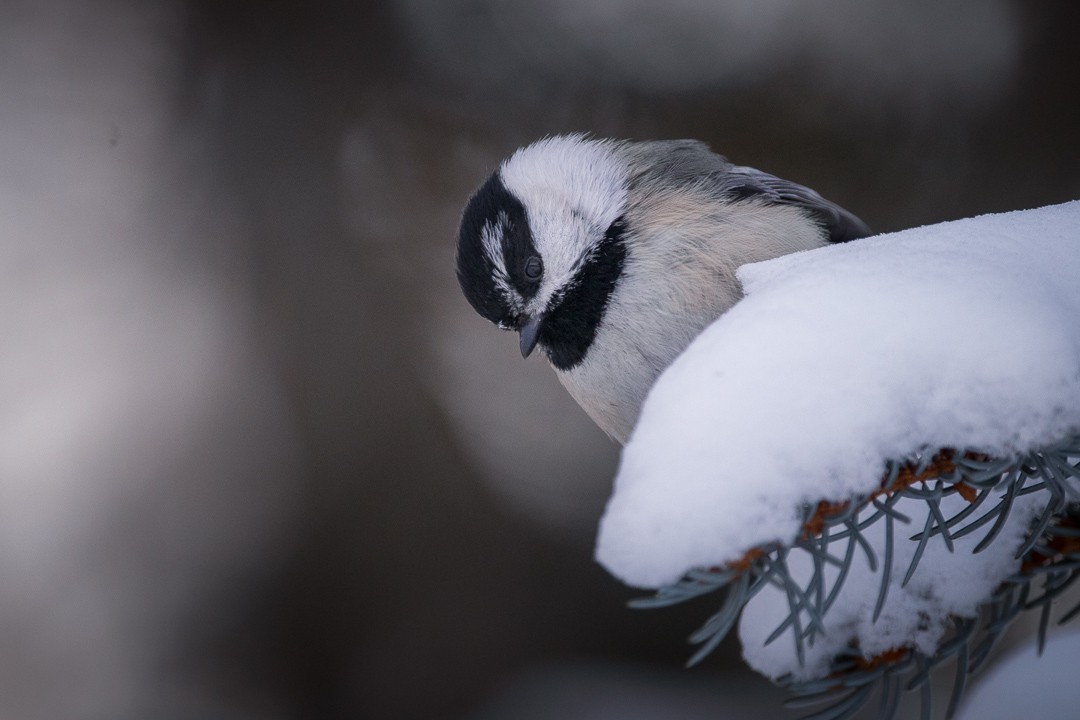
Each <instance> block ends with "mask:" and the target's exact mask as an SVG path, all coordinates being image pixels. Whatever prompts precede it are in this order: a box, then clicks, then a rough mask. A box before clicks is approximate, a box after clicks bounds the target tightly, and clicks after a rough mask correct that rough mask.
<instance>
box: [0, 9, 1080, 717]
mask: <svg viewBox="0 0 1080 720" xmlns="http://www.w3.org/2000/svg"><path fill="white" fill-rule="evenodd" d="M1077 27H1080V6H1077V5H1076V4H1074V3H1058V2H1050V1H1040V0H1023V1H1021V0H957V1H956V2H951V3H941V2H937V1H936V0H922V1H919V2H909V3H904V4H902V5H896V4H893V5H886V4H878V3H867V2H865V0H823V1H822V2H817V3H799V2H793V1H791V0H786V1H785V0H669V1H668V2H664V3H659V2H650V1H648V0H550V1H548V2H544V3H539V2H536V3H531V2H526V1H525V0H503V1H502V2H500V1H499V0H463V1H462V2H439V1H438V0H381V1H371V2H359V1H355V2H346V0H308V1H307V2H298V1H296V2H286V1H284V0H261V1H259V2H255V1H254V0H247V1H241V0H234V1H229V0H214V1H210V0H188V1H184V0H162V1H159V2H137V1H136V0H86V1H82V2H79V1H77V0H70V1H65V0H52V1H46V2H41V1H39V0H33V1H31V0H6V2H4V3H3V4H2V5H0V220H2V225H0V717H3V718H15V719H17V720H21V719H24V718H25V719H28V720H36V719H38V718H41V719H45V718H49V719H57V718H60V719H63V718H90V719H96V718H101V719H106V718H108V719H126V718H150V717H152V718H221V719H223V720H233V719H237V720H241V719H242V720H248V719H255V718H259V719H262V718H267V719H270V720H276V719H278V718H281V719H286V718H478V719H481V720H488V719H494V718H499V719H501V718H526V719H529V718H549V717H558V718H582V719H584V718H630V719H651V718H712V719H713V720H716V719H719V718H743V717H749V716H751V713H752V714H753V716H755V717H758V718H771V717H778V718H781V717H789V716H790V715H788V714H785V713H784V712H783V711H782V710H781V707H780V703H781V700H782V699H783V694H782V693H781V692H779V691H776V690H774V689H772V688H771V686H770V685H769V684H768V683H767V682H766V681H764V680H763V679H761V678H758V677H757V676H756V675H754V674H753V673H752V672H750V671H749V670H747V669H746V668H745V667H744V666H743V664H742V662H741V660H740V659H739V648H738V644H737V642H735V641H734V639H733V638H731V639H729V641H728V642H726V643H725V644H724V645H723V646H722V647H721V649H720V651H719V652H717V653H716V654H715V655H714V656H713V657H712V658H711V659H710V660H709V661H708V662H707V663H705V665H704V666H702V667H699V668H697V669H694V670H692V671H686V670H683V669H682V663H683V662H684V661H685V659H686V658H687V657H688V656H689V653H690V648H689V646H687V645H686V644H685V641H684V638H685V637H686V636H687V635H688V634H689V633H690V632H691V631H692V630H693V629H694V628H695V627H696V626H697V624H698V623H699V622H700V621H701V620H702V619H703V618H704V617H705V616H706V615H707V614H708V613H710V612H711V611H712V608H713V607H714V605H716V604H718V602H719V599H718V598H707V599H706V600H704V601H702V602H699V603H696V604H693V605H691V606H688V607H685V608H676V609H672V610H665V611H649V612H644V611H631V610H629V609H627V608H626V606H625V602H626V600H627V599H629V598H631V597H634V596H636V595H637V594H638V593H636V592H635V591H633V590H631V589H628V588H625V587H622V586H621V585H620V584H619V583H618V582H617V581H615V580H614V579H612V578H611V577H609V576H607V575H606V574H605V573H604V571H603V570H602V569H600V568H599V567H598V566H596V565H595V564H594V562H593V561H592V542H593V538H594V532H595V527H596V522H597V520H598V519H599V516H600V514H601V513H602V511H603V506H604V502H605V499H606V497H607V494H608V492H609V489H610V483H611V478H612V476H613V474H614V471H615V466H616V463H617V461H618V448H617V447H616V446H615V445H613V444H612V442H611V441H609V440H608V439H607V438H606V437H604V436H603V435H602V434H601V433H600V432H599V431H598V430H596V429H595V428H594V427H593V426H592V425H591V423H590V421H589V420H588V419H587V418H586V417H585V416H584V414H583V413H582V412H581V411H580V410H579V409H578V408H577V406H576V405H575V404H574V403H573V402H572V401H571V400H570V399H569V397H568V396H566V394H565V393H564V392H563V391H562V389H561V388H560V387H559V386H558V384H557V382H556V381H555V379H554V376H553V374H552V373H551V371H550V370H549V369H548V368H547V367H546V366H545V364H544V363H543V361H542V360H539V359H537V358H535V357H534V358H532V359H530V361H528V362H523V361H522V360H521V358H520V357H519V355H518V350H517V343H516V341H515V339H514V338H512V337H510V336H508V335H504V334H502V333H499V332H497V331H496V330H495V329H494V328H493V327H491V326H490V325H488V324H487V323H486V322H485V321H483V320H481V319H480V318H479V317H477V316H476V315H474V314H473V313H472V311H471V310H470V308H469V307H468V306H467V304H466V303H465V301H464V300H463V299H462V297H461V296H460V293H459V291H458V289H457V285H456V280H455V278H454V273H453V255H454V244H455V236H456V229H457V221H458V217H459V213H460V211H461V208H462V207H463V205H464V203H465V201H466V199H467V198H468V196H469V194H470V193H471V191H472V190H473V189H474V188H475V187H476V186H477V185H478V184H479V183H480V182H481V181H482V180H483V179H484V178H485V176H486V175H487V174H488V173H489V172H491V170H492V169H493V168H494V167H495V165H496V163H497V162H498V161H499V159H500V158H502V157H503V156H504V155H506V154H507V153H509V152H510V151H512V150H513V149H514V148H516V147H518V146H519V145H522V144H525V143H527V142H529V141H531V140H533V139H536V138H538V137H540V136H543V135H546V134H550V133H558V132H564V131H575V130H582V131H589V132H592V133H594V134H596V135H598V136H615V137H629V138H635V139H646V138H675V137H697V138H700V139H702V140H705V141H707V142H709V143H710V144H711V145H712V147H713V148H714V149H715V150H717V151H718V152H722V153H724V154H726V155H728V156H729V157H730V158H731V159H732V160H734V161H736V162H739V163H743V164H748V165H753V166H756V167H759V168H762V169H765V170H768V171H770V172H772V173H774V174H777V175H780V176H782V177H786V178H790V179H793V180H796V181H799V182H802V183H804V184H807V185H809V186H811V187H814V188H816V189H817V190H819V191H820V192H821V193H822V194H824V195H825V196H826V197H828V198H830V199H832V200H835V201H837V202H839V203H840V204H842V205H844V206H845V207H847V208H849V209H851V210H853V211H854V212H856V213H857V214H859V215H860V216H861V217H862V218H863V219H864V220H866V221H867V222H868V223H869V224H870V225H871V226H872V227H873V228H874V229H875V230H878V231H889V230H896V229H901V228H905V227H910V226H915V225H921V224H926V223H932V222H937V221H941V220H947V219H952V218H959V217H964V216H969V215H973V214H978V213H985V212H994V211H1004V210H1015V209H1023V208H1031V207H1037V206H1041V205H1047V204H1051V203H1057V202H1062V201H1065V200H1069V199H1074V198H1077V197H1080V143H1078V142H1077V138H1076V135H1077V129H1078V128H1080V93H1078V92H1077V88H1078V87H1080V83H1078V81H1080V45H1078V44H1077V43H1076V40H1075V29H1076V28H1077Z"/></svg>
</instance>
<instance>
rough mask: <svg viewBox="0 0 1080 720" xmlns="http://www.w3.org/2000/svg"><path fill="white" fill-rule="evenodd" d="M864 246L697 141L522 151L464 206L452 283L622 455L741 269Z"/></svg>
mask: <svg viewBox="0 0 1080 720" xmlns="http://www.w3.org/2000/svg"><path fill="white" fill-rule="evenodd" d="M869 234H870V230H869V229H868V228H867V226H866V225H865V224H864V223H863V222H862V221H861V220H859V219H858V218H857V217H855V216H854V215H852V214H851V213H849V212H848V211H846V210H844V209H843V208H841V207H839V206H838V205H835V204H834V203H831V202H829V201H828V200H825V199H824V198H822V197H821V196H820V195H818V194H817V193H816V192H814V191H813V190H810V189H809V188H805V187H803V186H802V185H798V184H796V183H793V182H789V181H787V180H781V179H780V178H777V177H774V176H772V175H769V174H767V173H763V172H761V171H760V170H755V169H753V168H749V167H740V166H738V165H732V164H731V163H729V162H728V161H727V160H726V159H725V158H723V157H721V156H720V155H717V154H715V153H713V152H712V151H710V150H709V148H708V147H707V146H706V145H705V144H704V143H701V142H698V141H695V140H671V141H658V142H628V141H617V140H596V139H591V138H588V137H586V136H583V135H568V136H559V137H550V138H546V139H544V140H540V141H538V142H536V143H533V144H532V145H529V146H527V147H524V148H521V149H520V150H518V151H517V152H515V153H514V154H513V155H511V156H510V157H509V158H508V159H506V160H505V161H503V163H502V164H501V165H500V166H499V168H498V170H496V171H495V172H494V174H492V175H491V177H490V178H488V180H487V182H485V183H484V184H483V185H481V186H480V188H479V189H478V190H477V191H476V193H475V194H474V195H473V196H472V198H471V199H470V200H469V203H468V205H467V206H466V208H465V212H464V215H463V217H462V220H461V229H460V234H459V238H458V249H457V276H458V281H459V283H460V284H461V289H462V291H463V292H464V293H465V297H466V298H467V299H468V301H469V303H470V304H471V305H472V306H473V308H474V309H475V310H476V311H477V312H478V313H480V315H482V316H483V317H485V318H487V319H488V320H490V321H492V322H493V323H495V324H496V325H498V326H499V327H500V328H503V329H504V330H515V331H517V332H518V333H519V335H520V342H521V354H522V356H526V357H527V356H528V355H529V354H530V353H531V352H532V351H533V350H534V349H535V348H536V347H540V349H541V350H542V351H543V352H544V354H545V355H546V356H547V358H548V361H549V362H550V363H551V366H552V367H553V368H555V372H556V373H557V374H558V377H559V380H560V381H561V382H562V384H563V386H564V387H566V389H567V390H568V391H569V392H570V394H571V395H572V396H573V397H574V399H575V400H577V402H578V403H579V404H580V405H581V407H582V408H584V409H585V412H587V413H588V414H589V416H590V417H592V419H593V420H594V421H595V422H596V424H597V425H599V426H600V427H601V428H602V429H603V430H604V431H605V432H607V433H608V434H609V435H611V436H612V437H614V438H615V439H616V440H618V441H619V442H620V443H625V442H626V440H627V438H628V437H629V435H630V431H631V430H632V429H633V426H634V423H635V421H636V420H637V416H638V411H639V409H640V407H641V403H642V402H643V401H644V399H645V395H646V393H647V392H648V391H649V388H650V387H651V386H652V384H653V382H654V381H655V380H656V378H657V376H658V375H659V374H660V372H661V371H662V370H663V369H664V368H666V367H667V366H668V365H669V364H670V363H671V361H672V360H674V359H675V357H676V356H677V355H678V354H679V353H681V352H682V351H683V350H684V349H685V348H686V346H687V345H689V344H690V341H691V340H693V339H694V338H695V337H696V336H697V335H698V333H700V332H701V331H702V330H703V329H704V328H705V327H706V326H707V325H708V324H709V323H711V322H712V321H713V320H715V319H716V318H717V317H719V316H720V314H721V313H723V312H724V311H726V310H727V309H728V308H729V307H731V306H732V305H733V304H734V303H735V302H736V301H737V300H738V299H739V297H740V295H741V289H740V287H739V283H738V281H737V280H736V277H735V270H736V269H737V268H738V267H739V266H740V265H743V264H744V263H751V262H758V261H761V260H768V259H770V258H774V257H777V256H780V255H784V254H786V253H791V252H796V251H799V250H808V249H811V248H816V247H820V246H822V245H825V244H827V243H829V242H841V241H844V240H851V239H854V238H859V237H864V236H866V235H869Z"/></svg>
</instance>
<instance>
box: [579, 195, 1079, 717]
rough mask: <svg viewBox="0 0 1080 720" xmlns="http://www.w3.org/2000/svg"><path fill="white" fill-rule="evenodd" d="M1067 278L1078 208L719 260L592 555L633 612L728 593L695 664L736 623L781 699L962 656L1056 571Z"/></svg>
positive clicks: (1067, 406) (1068, 422)
mask: <svg viewBox="0 0 1080 720" xmlns="http://www.w3.org/2000/svg"><path fill="white" fill-rule="evenodd" d="M1078 278H1080V202H1072V203H1067V204H1064V205H1058V206H1054V207H1047V208H1042V209H1039V210H1031V211H1025V212H1014V213H1006V214H1001V215H989V216H983V217H978V218H972V219H967V220H961V221H956V222H950V223H943V224H940V225H935V226H930V227H923V228H917V229H913V230H908V231H904V232H899V233H892V234H888V235H881V236H878V237H875V238H869V239H866V240H862V241H858V242H855V243H849V244H846V245H839V246H831V247H827V248H823V249H821V250H815V251H811V252H807V253H801V254H797V255H791V256H786V257H783V258H779V259H777V260H773V261H769V262H766V263H760V264H756V265H749V266H745V267H743V268H742V269H741V270H740V279H741V281H742V283H743V286H744V289H745V291H746V297H745V298H744V299H743V300H742V301H740V302H739V303H738V304H737V305H736V306H735V307H734V308H732V309H731V310H730V311H729V312H728V313H726V314H725V315H724V316H723V317H721V318H720V319H719V320H718V321H716V322H715V323H714V324H713V325H712V326H710V327H709V328H708V329H707V330H706V331H705V332H704V333H703V334H702V335H701V336H700V337H699V338H698V339H697V340H695V342H694V343H693V344H692V345H691V346H690V347H689V348H688V349H687V350H686V352H685V353H684V354H683V355H682V356H680V357H679V358H678V359H677V360H676V361H675V363H673V364H672V366H671V367H670V368H668V370H667V371H666V372H665V373H664V374H663V375H662V376H661V378H660V379H659V381H658V382H657V383H656V385H655V386H654V388H653V390H652V392H651V393H650V395H649V397H648V399H647V401H646V403H645V405H644V408H643V411H642V415H641V418H640V420H639V422H638V425H637V427H636V428H635V430H634V434H633V436H632V438H631V440H630V442H629V443H628V444H627V446H626V448H625V450H624V453H623V457H622V462H621V466H620V470H619V474H618V477H617V480H616V486H615V492H614V495H613V496H612V498H611V500H610V502H609V505H608V508H607V512H606V514H605V516H604V518H603V521H602V523H601V527H600V534H599V538H598V542H597V558H598V560H599V561H600V562H601V563H602V564H603V565H604V566H605V567H606V568H607V569H608V570H609V571H610V572H612V573H613V574H614V575H616V576H617V577H619V578H620V579H622V580H623V581H624V582H626V583H628V584H630V585H634V586H638V587H647V588H658V589H659V591H658V594H657V596H656V598H654V599H652V600H651V601H649V602H650V603H651V604H665V603H670V602H677V601H679V600H681V599H685V598H686V597H690V596H694V595H699V594H701V593H703V592H708V591H711V590H715V589H718V588H721V587H728V588H730V592H729V593H728V595H727V600H726V602H725V604H724V606H723V607H722V609H721V611H720V612H719V613H718V614H717V616H715V617H714V618H712V619H711V620H710V622H709V623H707V624H706V626H705V627H704V628H703V629H702V631H701V632H700V633H699V634H698V635H697V636H696V639H697V640H699V641H701V642H702V643H704V644H703V646H702V653H704V652H707V651H708V650H709V649H710V648H711V647H713V646H714V645H715V644H716V643H717V642H719V639H721V638H722V637H723V635H724V634H726V632H727V630H728V629H729V628H730V627H731V626H732V625H733V623H734V622H735V620H736V617H737V616H738V614H739V612H740V611H741V612H742V620H741V623H740V631H739V634H740V638H741V640H742V642H743V647H744V653H745V656H746V659H747V661H748V662H749V663H750V664H751V665H752V666H753V667H755V668H756V669H757V670H759V671H760V672H762V673H764V674H765V675H767V676H769V677H771V678H773V679H777V680H781V681H782V682H784V683H785V684H794V685H793V686H794V687H795V689H796V691H797V692H800V693H804V694H810V693H813V692H817V691H818V690H824V689H825V688H826V686H825V685H821V686H820V687H818V686H816V685H815V684H814V681H815V680H819V679H821V678H825V677H828V678H829V681H828V682H829V683H830V685H829V687H835V686H836V685H837V681H836V678H837V677H840V676H843V674H844V673H845V672H847V671H849V670H850V671H852V672H854V673H862V675H860V677H863V678H865V674H866V673H868V672H869V673H879V674H881V675H882V677H890V678H891V677H892V676H891V675H890V674H889V673H890V672H896V671H899V670H901V669H911V670H912V672H921V671H920V670H919V668H921V667H922V666H924V665H932V664H933V663H934V662H936V661H937V660H939V659H941V658H943V657H945V656H946V655H956V654H957V653H968V652H969V651H972V650H977V651H979V652H982V653H983V654H982V655H980V656H979V657H978V658H976V659H977V660H980V661H981V659H983V658H984V657H985V651H984V650H982V648H983V647H984V646H985V647H988V646H989V645H988V642H989V641H992V640H993V638H994V637H996V636H997V634H999V633H1000V631H1001V629H1002V627H1003V622H1002V620H1003V619H1010V618H1011V617H1012V616H1013V615H1015V614H1016V612H1018V611H1019V610H1020V609H1023V608H1024V607H1028V606H1031V605H1033V604H1037V603H1036V602H1035V600H1036V598H1035V595H1036V594H1037V593H1036V592H1035V591H1034V590H1032V582H1033V581H1034V580H1035V579H1036V578H1038V579H1039V580H1040V581H1041V582H1043V583H1044V586H1043V587H1044V588H1045V590H1046V591H1047V592H1050V591H1052V590H1055V589H1056V588H1058V586H1061V585H1062V584H1063V583H1065V582H1067V581H1071V580H1072V579H1073V577H1074V575H1073V573H1072V571H1071V570H1070V569H1068V568H1067V567H1066V563H1067V561H1069V560H1070V559H1074V558H1075V557H1076V548H1073V547H1072V545H1073V544H1075V543H1074V542H1072V540H1071V538H1073V537H1074V535H1075V534H1076V531H1075V526H1074V525H1073V523H1074V519H1075V517H1077V514H1078V513H1077V512H1076V506H1075V505H1074V503H1076V501H1077V500H1078V499H1080V480H1078V475H1080V469H1078V468H1080V282H1078ZM1054 594H1056V592H1055V593H1054ZM1046 599H1049V597H1047V598H1046ZM980 607H982V608H986V607H991V608H993V614H994V618H995V619H994V621H993V622H991V623H989V624H986V623H978V622H976V620H975V618H976V617H977V616H978V613H979V609H980ZM1042 607H1045V608H1047V609H1048V608H1049V603H1048V602H1044V603H1042ZM1006 616H1008V617H1007V618H1006ZM976 637H980V638H982V639H983V641H984V642H983V643H982V644H981V645H978V644H974V642H975V638H976ZM702 653H699V656H700V655H701V654H702ZM968 659H969V658H968V657H967V655H964V656H963V663H962V664H963V665H964V667H963V668H962V669H961V670H960V671H959V672H960V675H961V676H962V675H963V674H965V673H966V672H967V669H968V666H969V665H971V664H972V663H969V662H968ZM975 664H977V663H975ZM923 676H924V677H925V672H924V673H923ZM922 685H923V687H926V688H928V684H927V683H925V682H924V683H922ZM869 686H870V685H869V684H867V683H862V684H861V685H860V684H858V683H853V684H851V685H850V686H848V688H847V689H851V688H852V687H854V688H856V689H857V691H858V692H864V688H868V687H869ZM898 688H899V683H898V682H892V684H891V685H888V687H887V689H886V691H887V692H889V693H895V692H898ZM858 692H855V691H852V692H851V693H850V694H849V695H848V696H846V698H845V699H846V700H847V701H848V705H849V706H850V707H847V706H845V707H840V706H837V708H838V709H837V712H836V715H837V716H843V713H844V712H847V711H848V710H849V709H851V708H857V707H858V705H859V703H860V702H861V701H862V700H864V699H865V697H856V695H857V694H858ZM865 692H868V690H865ZM865 692H864V694H865ZM890 702H892V700H889V699H888V698H887V702H886V703H885V704H884V705H883V707H885V708H886V709H888V707H889V703H890ZM892 707H893V709H895V703H892Z"/></svg>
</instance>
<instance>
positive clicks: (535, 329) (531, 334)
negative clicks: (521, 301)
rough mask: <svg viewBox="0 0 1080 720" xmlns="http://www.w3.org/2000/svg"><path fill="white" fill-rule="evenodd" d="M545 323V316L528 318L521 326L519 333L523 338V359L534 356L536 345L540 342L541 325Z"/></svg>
mask: <svg viewBox="0 0 1080 720" xmlns="http://www.w3.org/2000/svg"><path fill="white" fill-rule="evenodd" d="M543 321H544V316H543V315H541V316H539V317H530V318H526V319H525V322H523V323H522V324H521V327H520V328H519V329H518V333H520V336H521V357H523V358H527V357H529V355H530V354H532V351H533V348H535V347H536V343H537V341H538V340H540V324H541V323H542V322H543Z"/></svg>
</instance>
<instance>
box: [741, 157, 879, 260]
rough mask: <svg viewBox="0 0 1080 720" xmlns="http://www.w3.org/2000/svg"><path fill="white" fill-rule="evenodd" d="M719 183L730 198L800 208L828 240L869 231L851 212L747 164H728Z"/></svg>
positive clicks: (852, 238)
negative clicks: (757, 199)
mask: <svg viewBox="0 0 1080 720" xmlns="http://www.w3.org/2000/svg"><path fill="white" fill-rule="evenodd" d="M723 184H724V185H725V186H726V188H725V193H726V194H727V195H728V196H729V197H731V198H733V199H751V198H760V199H762V200H764V201H765V202H768V203H775V204H777V205H795V206H796V207H800V208H802V209H803V210H805V211H806V212H807V213H809V214H810V215H811V217H813V218H814V219H816V220H817V221H818V222H820V223H821V224H822V225H823V226H824V227H825V229H826V230H828V232H829V240H830V241H831V242H844V241H846V240H855V239H857V238H861V237H866V236H867V235H871V234H872V233H871V232H870V228H869V227H867V225H866V223H864V222H863V221H862V220H860V219H859V218H857V217H856V216H855V215H853V214H852V213H850V212H848V211H847V210H845V209H844V208H842V207H840V206H839V205H837V204H836V203H834V202H830V201H829V200H826V199H825V198H823V197H821V196H820V195H818V194H817V193H816V192H814V191H813V190H811V189H810V188H808V187H806V186H804V185H799V184H798V183H794V182H791V181H790V180H784V179H782V178H778V177H776V176H775V175H770V174H768V173H765V172H762V171H760V170H755V169H754V168H750V167H740V166H732V167H731V168H730V170H729V171H728V173H727V175H726V177H725V178H724V179H723Z"/></svg>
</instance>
